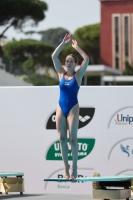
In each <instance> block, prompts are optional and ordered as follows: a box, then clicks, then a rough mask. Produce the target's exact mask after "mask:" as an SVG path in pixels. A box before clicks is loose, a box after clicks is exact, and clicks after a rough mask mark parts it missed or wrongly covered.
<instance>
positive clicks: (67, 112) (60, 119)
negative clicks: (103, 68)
mask: <svg viewBox="0 0 133 200" xmlns="http://www.w3.org/2000/svg"><path fill="white" fill-rule="evenodd" d="M70 41H72V47H73V48H74V49H76V50H77V51H78V52H79V54H80V55H81V56H82V58H83V62H82V64H81V66H80V68H79V69H78V70H77V72H75V67H76V65H77V63H78V59H77V57H76V56H74V55H73V54H70V55H68V56H67V57H66V60H65V66H66V70H65V69H64V68H63V67H62V65H61V63H60V61H59V59H58V55H59V53H60V51H61V50H62V49H63V47H64V46H65V45H66V44H68V43H69V42H70ZM52 60H53V63H54V66H55V69H56V71H57V73H58V76H59V80H60V83H59V87H60V97H59V104H58V106H57V110H56V128H57V131H58V135H59V140H60V148H61V153H62V159H63V162H64V176H65V178H66V179H75V178H76V177H77V159H78V143H77V130H78V123H79V104H78V100H77V93H78V90H79V88H80V85H81V82H82V77H83V75H84V74H85V71H86V69H87V66H88V63H89V58H88V56H87V54H86V53H85V52H84V51H83V50H82V49H81V48H80V47H79V46H78V43H77V41H76V40H74V39H72V35H71V34H66V35H65V37H64V39H63V41H62V42H61V44H60V45H59V46H58V47H57V48H56V49H55V51H54V52H53V54H52ZM67 128H68V129H69V138H70V143H71V149H72V157H73V164H72V173H71V176H70V174H69V168H70V165H69V164H68V147H67Z"/></svg>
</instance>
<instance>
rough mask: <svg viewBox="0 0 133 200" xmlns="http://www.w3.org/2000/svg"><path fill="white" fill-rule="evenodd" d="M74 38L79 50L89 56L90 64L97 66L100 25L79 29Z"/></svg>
mask: <svg viewBox="0 0 133 200" xmlns="http://www.w3.org/2000/svg"><path fill="white" fill-rule="evenodd" d="M74 38H75V39H76V40H77V41H78V43H79V45H80V46H81V48H82V49H83V50H84V51H85V52H86V53H87V54H88V55H89V58H90V63H91V64H99V60H100V24H94V25H88V26H84V27H82V28H79V29H77V30H76V31H75V33H74Z"/></svg>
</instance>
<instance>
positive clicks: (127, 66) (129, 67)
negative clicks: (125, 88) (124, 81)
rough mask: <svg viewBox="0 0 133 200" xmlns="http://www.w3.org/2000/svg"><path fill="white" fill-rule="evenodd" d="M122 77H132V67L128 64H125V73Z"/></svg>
mask: <svg viewBox="0 0 133 200" xmlns="http://www.w3.org/2000/svg"><path fill="white" fill-rule="evenodd" d="M123 75H126V76H128V75H133V65H130V64H129V63H128V62H126V63H125V71H124V72H123Z"/></svg>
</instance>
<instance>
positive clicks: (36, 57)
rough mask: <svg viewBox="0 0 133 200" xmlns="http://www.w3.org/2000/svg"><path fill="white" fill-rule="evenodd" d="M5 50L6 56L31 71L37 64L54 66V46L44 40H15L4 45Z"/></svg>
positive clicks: (33, 70)
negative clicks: (52, 57)
mask: <svg viewBox="0 0 133 200" xmlns="http://www.w3.org/2000/svg"><path fill="white" fill-rule="evenodd" d="M3 51H4V55H5V57H7V58H8V59H10V60H12V61H15V62H17V63H19V65H22V66H23V68H24V69H26V70H28V71H31V72H35V71H36V67H37V66H41V67H44V66H53V63H52V59H51V54H52V52H53V51H54V47H53V46H52V45H49V44H46V43H43V42H38V41H28V40H21V41H13V42H9V43H7V44H6V45H4V47H3Z"/></svg>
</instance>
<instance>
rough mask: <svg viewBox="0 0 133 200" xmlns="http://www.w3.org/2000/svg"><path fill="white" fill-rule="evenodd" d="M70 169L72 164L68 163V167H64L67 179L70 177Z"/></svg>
mask: <svg viewBox="0 0 133 200" xmlns="http://www.w3.org/2000/svg"><path fill="white" fill-rule="evenodd" d="M69 169H70V165H69V164H68V167H67V168H65V169H64V177H65V178H66V180H68V179H70V174H69Z"/></svg>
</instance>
